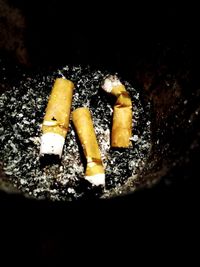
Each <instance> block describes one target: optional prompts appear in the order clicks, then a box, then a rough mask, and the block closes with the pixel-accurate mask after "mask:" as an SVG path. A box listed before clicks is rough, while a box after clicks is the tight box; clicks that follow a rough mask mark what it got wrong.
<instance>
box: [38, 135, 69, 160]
mask: <svg viewBox="0 0 200 267" xmlns="http://www.w3.org/2000/svg"><path fill="white" fill-rule="evenodd" d="M64 142H65V139H64V137H63V136H61V135H59V134H56V133H45V134H43V135H42V136H41V146H40V156H43V155H45V154H50V155H58V156H59V158H61V155H62V150H63V146H64Z"/></svg>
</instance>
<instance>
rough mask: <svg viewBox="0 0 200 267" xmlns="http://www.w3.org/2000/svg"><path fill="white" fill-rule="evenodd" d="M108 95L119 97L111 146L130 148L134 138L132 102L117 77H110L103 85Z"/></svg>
mask: <svg viewBox="0 0 200 267" xmlns="http://www.w3.org/2000/svg"><path fill="white" fill-rule="evenodd" d="M102 88H103V90H104V91H106V92H107V93H110V94H112V95H114V96H116V97H117V100H116V102H115V105H114V111H113V121H112V132H111V146H112V147H118V148H128V147H129V146H131V140H130V139H131V137H132V101H131V97H130V95H129V93H128V92H127V91H126V88H125V86H124V85H123V84H122V83H121V82H120V80H119V79H118V78H117V76H112V75H110V76H108V77H107V78H106V79H105V80H104V81H103V84H102Z"/></svg>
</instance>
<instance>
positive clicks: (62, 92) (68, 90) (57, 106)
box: [40, 78, 74, 157]
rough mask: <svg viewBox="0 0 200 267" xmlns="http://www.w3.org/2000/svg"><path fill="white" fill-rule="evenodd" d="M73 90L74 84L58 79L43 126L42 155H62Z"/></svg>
mask: <svg viewBox="0 0 200 267" xmlns="http://www.w3.org/2000/svg"><path fill="white" fill-rule="evenodd" d="M73 89H74V84H73V83H72V82H71V81H69V80H67V79H63V78H57V79H56V81H55V83H54V86H53V89H52V92H51V94H50V97H49V101H48V105H47V108H46V113H45V116H44V120H43V124H42V137H41V147H40V154H41V155H44V154H54V155H59V157H61V155H62V150H63V145H64V142H65V137H66V135H67V131H68V127H69V118H70V110H71V103H72V95H73Z"/></svg>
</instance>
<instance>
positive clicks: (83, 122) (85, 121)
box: [72, 108, 105, 185]
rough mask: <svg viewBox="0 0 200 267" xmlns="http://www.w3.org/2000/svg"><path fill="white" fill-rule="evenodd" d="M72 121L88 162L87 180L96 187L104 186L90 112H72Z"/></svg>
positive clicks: (80, 110) (81, 110) (103, 175)
mask: <svg viewBox="0 0 200 267" xmlns="http://www.w3.org/2000/svg"><path fill="white" fill-rule="evenodd" d="M72 121H73V123H74V126H75V129H76V132H77V135H78V137H79V140H80V143H81V146H82V148H83V152H84V155H85V157H86V160H87V166H86V171H85V179H86V180H88V181H89V182H91V183H92V184H94V185H104V184H105V173H104V168H103V164H102V160H101V154H100V150H99V146H98V143H97V139H96V135H95V131H94V128H93V123H92V118H91V115H90V111H89V110H88V109H87V108H78V109H76V110H75V111H73V112H72Z"/></svg>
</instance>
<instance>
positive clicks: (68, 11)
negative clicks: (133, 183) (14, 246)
mask: <svg viewBox="0 0 200 267" xmlns="http://www.w3.org/2000/svg"><path fill="white" fill-rule="evenodd" d="M198 25H199V18H198V9H196V8H195V6H192V5H188V4H187V5H186V4H184V3H181V5H179V4H175V3H174V4H173V5H172V4H170V3H166V4H164V3H163V2H162V3H160V4H158V3H157V4H153V3H151V2H149V4H147V3H144V1H140V2H139V3H138V2H135V3H130V4H129V3H125V2H123V4H122V3H121V4H117V3H115V4H113V5H110V6H109V5H108V4H107V3H103V2H102V1H101V2H95V4H94V5H92V4H91V3H86V2H81V3H80V4H77V3H76V1H74V2H69V1H54V0H49V1H48V2H46V1H36V0H35V1H32V0H31V1H25V0H23V1H14V0H0V58H1V60H2V62H4V63H3V64H4V65H5V68H6V73H7V76H8V80H7V81H6V82H5V81H3V80H2V79H1V82H0V90H1V91H2V90H5V88H7V87H9V86H10V85H12V84H14V83H17V80H18V79H19V77H18V73H17V71H16V69H15V68H14V67H13V66H15V65H19V66H20V68H22V69H23V71H27V72H37V71H47V70H52V69H54V68H56V67H57V66H61V65H65V64H83V65H84V64H89V65H91V66H92V67H96V68H98V69H106V70H108V71H114V72H118V73H120V74H121V75H123V76H124V77H125V78H126V79H127V80H129V81H131V82H132V83H133V84H134V85H135V86H137V87H139V88H142V90H143V91H144V92H143V94H144V101H145V99H150V100H151V101H152V106H153V112H152V132H153V134H152V136H153V141H152V142H153V147H152V153H151V157H150V159H149V162H148V164H147V167H146V169H145V170H144V171H143V173H142V177H143V183H142V184H141V187H142V188H141V189H140V190H138V191H137V192H135V193H133V194H128V195H126V192H129V189H128V188H125V189H124V193H125V195H124V196H123V197H119V198H115V199H110V200H104V201H100V203H99V202H97V203H96V202H95V204H94V203H88V202H87V201H86V202H84V204H80V203H76V204H72V203H71V204H68V203H48V202H42V203H39V202H37V201H36V202H34V201H33V200H27V199H25V198H24V197H23V196H21V195H18V194H10V192H8V191H7V192H6V191H5V190H3V189H2V190H1V191H0V199H1V204H0V205H2V207H4V209H5V212H7V208H5V207H9V209H11V210H14V209H16V208H18V209H20V210H21V212H22V210H26V208H27V207H31V208H30V210H31V212H30V210H29V212H28V214H29V213H30V216H31V217H34V216H33V214H36V213H37V212H36V210H37V209H38V210H39V211H41V210H42V211H44V210H45V212H44V214H45V215H44V214H43V216H42V217H44V218H43V219H44V220H48V219H50V218H51V216H50V214H51V213H53V214H56V216H60V215H58V214H60V212H61V211H63V210H65V209H66V208H67V207H68V208H69V210H70V211H69V213H70V212H71V209H73V208H75V209H76V210H79V211H80V209H79V208H80V206H79V205H81V206H82V205H84V207H87V208H86V210H87V212H88V214H90V211H92V210H93V205H96V204H97V205H99V207H100V213H101V214H102V213H103V208H104V207H106V208H107V209H109V207H111V206H115V207H117V209H118V213H119V214H121V215H122V214H123V216H125V217H126V216H127V217H128V215H127V214H125V212H124V207H126V208H129V209H130V207H131V212H132V210H136V211H137V212H139V207H143V208H144V207H147V206H148V207H150V208H151V207H154V208H155V207H157V205H158V202H159V203H162V205H163V207H164V209H165V211H166V212H168V213H167V214H169V212H170V209H172V208H174V207H177V209H178V210H181V209H185V210H186V211H187V212H189V210H190V209H191V207H194V205H195V203H196V202H197V200H198V196H197V195H198V193H197V180H198V174H197V173H198V167H199V155H200V154H199V139H200V80H199V66H198V65H199V59H200V50H199V47H200V46H199V45H200V43H199V40H198ZM0 77H1V74H0ZM8 81H9V82H8ZM9 83H10V84H9ZM1 175H3V173H1ZM126 190H127V191H126ZM105 202H106V204H105ZM13 203H14V204H13ZM107 203H109V204H107ZM138 203H139V204H138ZM109 205H110V206H109ZM188 205H189V206H188ZM167 206H168V207H170V208H169V209H166V207H167ZM102 207H103V208H102ZM96 213H97V212H96ZM96 213H95V214H96ZM113 213H114V212H113ZM45 216H46V217H45ZM43 238H44V240H46V237H44V236H43ZM47 239H48V238H47ZM53 239H54V237H52V239H51V238H50V239H48V240H50V241H48V242H49V243H48V242H47V243H48V244H49V247H48V248H44V249H41V250H42V251H43V252H42V253H44V254H45V253H47V254H48V253H49V251H51V249H55V250H56V249H57V250H59V249H60V247H54V246H55V245H54V244H53V243H51V242H52V240H53ZM52 247H53V248H52ZM55 253H56V252H55ZM45 255H46V254H45Z"/></svg>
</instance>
